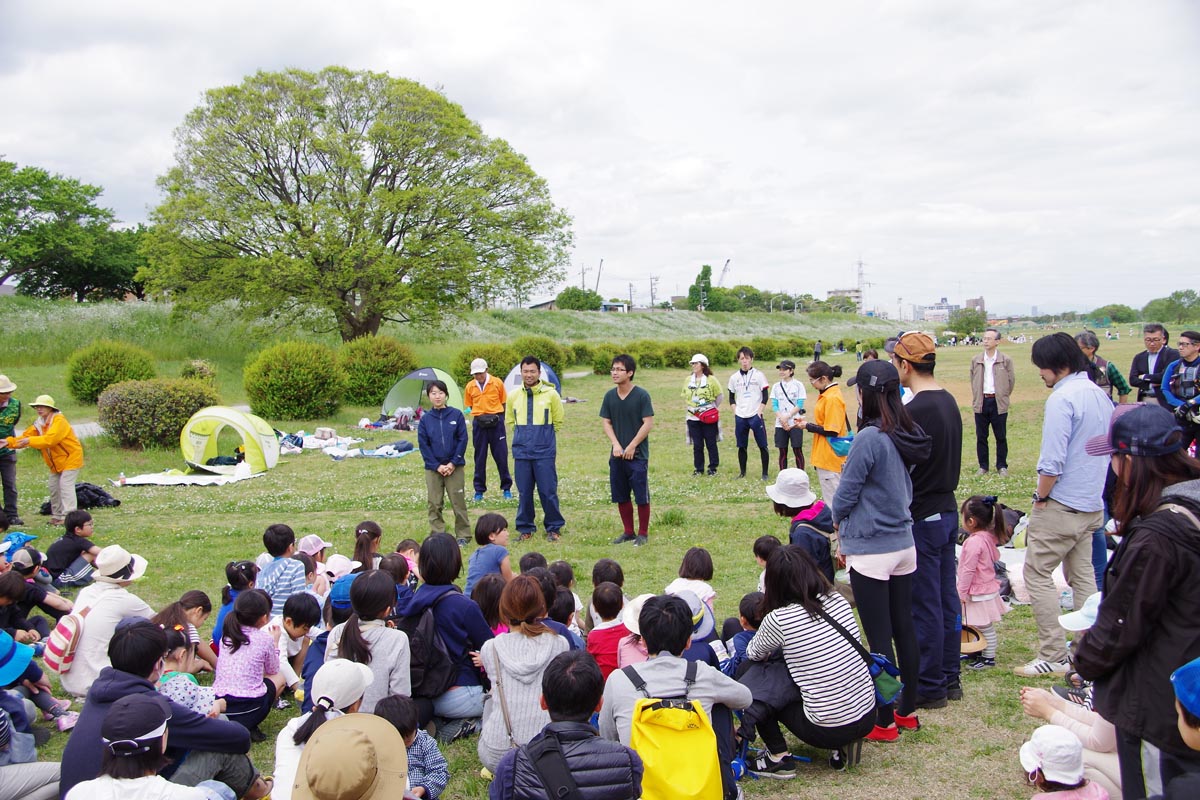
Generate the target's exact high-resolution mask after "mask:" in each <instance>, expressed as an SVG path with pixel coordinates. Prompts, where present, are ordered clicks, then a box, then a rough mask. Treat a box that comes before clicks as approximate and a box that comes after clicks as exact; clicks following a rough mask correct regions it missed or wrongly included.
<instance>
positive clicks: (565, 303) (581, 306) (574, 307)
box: [554, 286, 604, 311]
mask: <svg viewBox="0 0 1200 800" xmlns="http://www.w3.org/2000/svg"><path fill="white" fill-rule="evenodd" d="M554 304H555V305H557V306H558V307H559V308H561V309H564V310H566V311H599V310H600V306H602V305H604V298H603V297H602V296H601V295H600V294H599V293H598V292H593V291H592V290H591V289H580V288H579V287H578V286H568V287H567V288H565V289H563V290H562V291H561V292H559V293H558V297H556V298H554Z"/></svg>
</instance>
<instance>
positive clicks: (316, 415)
mask: <svg viewBox="0 0 1200 800" xmlns="http://www.w3.org/2000/svg"><path fill="white" fill-rule="evenodd" d="M242 380H243V383H244V384H245V387H246V396H247V397H248V398H249V399H250V408H252V409H253V410H254V413H255V414H258V415H259V416H260V417H266V418H268V419H289V420H290V419H324V418H327V417H330V416H332V415H333V414H335V413H336V412H337V410H338V407H339V406H340V405H341V398H342V373H341V370H340V369H339V368H338V360H337V354H336V353H334V352H333V350H332V349H330V348H328V347H326V346H325V345H322V344H314V343H311V342H282V343H280V344H277V345H275V346H273V347H268V348H267V349H266V350H263V351H262V352H261V353H259V354H258V356H257V357H256V358H255V359H254V360H253V361H252V362H250V363H249V364H247V365H246V369H245V371H244V372H243V373H242Z"/></svg>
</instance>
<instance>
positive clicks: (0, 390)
mask: <svg viewBox="0 0 1200 800" xmlns="http://www.w3.org/2000/svg"><path fill="white" fill-rule="evenodd" d="M16 390H17V385H16V384H15V383H13V382H12V381H11V380H9V378H8V376H7V375H0V394H12V393H13V392H15V391H16Z"/></svg>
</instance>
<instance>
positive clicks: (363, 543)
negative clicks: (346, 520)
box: [351, 520, 383, 572]
mask: <svg viewBox="0 0 1200 800" xmlns="http://www.w3.org/2000/svg"><path fill="white" fill-rule="evenodd" d="M382 538H383V528H381V527H379V523H377V522H371V521H370V520H365V521H363V522H360V523H358V524H357V525H355V526H354V555H353V557H352V558H351V560H352V561H357V562H358V563H359V564H360V565H361V566H359V567H358V568H357V569H355V570H354V571H355V572H366V571H367V570H369V569H379V558H380V556H379V541H380V539H382Z"/></svg>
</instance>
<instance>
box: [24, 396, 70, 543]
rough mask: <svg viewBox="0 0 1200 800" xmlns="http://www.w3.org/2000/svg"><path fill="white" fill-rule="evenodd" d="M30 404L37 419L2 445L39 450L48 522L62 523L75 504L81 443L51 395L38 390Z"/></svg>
mask: <svg viewBox="0 0 1200 800" xmlns="http://www.w3.org/2000/svg"><path fill="white" fill-rule="evenodd" d="M29 405H31V406H33V410H34V411H36V412H37V415H38V418H37V420H35V421H34V423H33V424H32V425H30V426H29V427H28V428H26V429H25V430H24V432H23V433H22V434H21V435H20V437H17V436H16V435H13V436H9V437H7V438H6V439H5V440H4V445H5V447H7V448H9V449H12V450H20V449H22V448H25V447H32V448H34V449H35V450H41V451H42V459H43V460H44V461H45V462H46V466H47V467H49V468H50V480H49V481H48V485H49V487H50V524H51V525H62V524H63V520H64V519H65V518H66V516H67V512H69V511H74V510H75V508H76V501H75V478H76V477H77V476H78V475H79V470H81V469H83V446H82V445H80V444H79V439H77V438H76V437H75V431H74V430H73V429H72V428H71V423H69V422H67V418H66V417H64V416H63V415H62V414H61V413H59V410H58V406H57V405H55V403H54V398H53V397H51V396H50V395H48V394H40V395H38V396H37V397H36V398H35V399H34V401H33V402H32V403H30V404H29Z"/></svg>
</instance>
